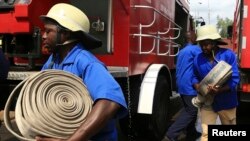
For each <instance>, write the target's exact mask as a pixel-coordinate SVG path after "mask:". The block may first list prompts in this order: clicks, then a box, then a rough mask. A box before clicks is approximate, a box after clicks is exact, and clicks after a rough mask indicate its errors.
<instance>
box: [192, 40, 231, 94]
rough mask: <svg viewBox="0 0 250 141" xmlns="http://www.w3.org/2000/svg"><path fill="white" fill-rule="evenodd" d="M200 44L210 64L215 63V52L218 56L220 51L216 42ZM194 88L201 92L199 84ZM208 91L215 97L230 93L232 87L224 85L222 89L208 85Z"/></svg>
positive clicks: (206, 41) (201, 42)
mask: <svg viewBox="0 0 250 141" xmlns="http://www.w3.org/2000/svg"><path fill="white" fill-rule="evenodd" d="M199 44H200V46H201V49H202V52H203V53H204V54H205V55H206V57H207V58H208V59H209V61H210V63H213V62H214V61H215V60H214V57H213V52H214V55H216V52H217V51H218V49H219V47H218V45H217V44H216V41H214V40H202V41H200V42H199ZM194 87H195V89H196V90H197V91H198V90H199V84H194ZM207 89H208V91H209V94H215V95H216V94H220V93H223V92H228V91H230V87H229V86H228V85H224V86H222V87H217V86H212V85H208V87H207Z"/></svg>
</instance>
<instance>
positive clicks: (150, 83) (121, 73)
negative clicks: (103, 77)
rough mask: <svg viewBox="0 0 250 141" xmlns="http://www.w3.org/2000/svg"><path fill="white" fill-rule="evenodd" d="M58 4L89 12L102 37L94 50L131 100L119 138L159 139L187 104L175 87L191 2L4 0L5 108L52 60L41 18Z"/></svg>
mask: <svg viewBox="0 0 250 141" xmlns="http://www.w3.org/2000/svg"><path fill="white" fill-rule="evenodd" d="M58 2H67V3H71V4H72V5H75V6H76V7H78V8H80V9H81V10H82V11H84V12H85V13H86V15H88V18H89V20H90V34H92V35H94V36H96V37H97V38H99V39H101V40H102V41H103V45H102V46H101V47H100V48H97V49H94V50H91V51H92V52H93V53H94V54H95V55H96V56H97V57H98V58H99V59H100V60H101V61H103V62H104V63H105V64H106V65H107V68H108V70H109V71H110V73H111V74H112V75H113V76H114V78H115V79H116V80H117V81H118V82H119V84H120V85H121V87H122V89H123V92H124V96H125V97H126V101H127V104H128V116H127V117H125V118H123V119H121V120H120V121H119V124H118V127H119V129H120V131H121V132H120V138H119V140H121V141H122V140H131V141H132V140H143V141H147V140H148V141H160V140H161V139H162V138H163V137H164V134H165V132H166V130H167V128H168V126H169V124H170V123H171V121H172V118H173V117H174V116H175V114H176V113H177V112H178V110H179V109H180V107H181V106H182V105H181V103H180V102H181V101H180V99H179V96H178V94H176V93H174V92H173V91H174V90H175V81H174V80H175V75H174V73H175V59H176V58H175V57H176V55H177V54H178V51H179V48H180V47H181V46H182V44H183V42H184V40H183V35H184V32H185V31H187V30H190V29H192V23H190V22H191V21H192V20H191V17H190V15H189V5H188V3H187V1H186V0H101V1H100V0H81V1H79V0H69V1H66V0H64V1H62V0H53V1H52V0H40V1H39V0H33V1H32V0H9V1H8V0H2V1H0V19H1V20H0V40H1V42H0V43H1V44H0V46H1V48H2V49H3V51H4V53H5V55H6V56H7V57H8V58H9V60H10V62H11V70H10V72H9V75H8V80H6V81H5V82H3V83H2V84H1V88H3V90H4V92H3V93H2V94H1V99H0V100H1V109H2V108H3V107H4V104H5V101H6V99H7V98H8V95H9V94H10V92H11V90H12V89H13V88H14V87H15V86H16V85H17V84H18V83H20V81H22V80H23V79H25V78H26V77H28V76H29V75H30V74H32V73H34V72H37V71H39V70H40V68H41V66H42V64H43V63H44V61H45V60H46V59H47V57H48V55H49V54H48V52H47V51H46V49H45V48H44V47H43V46H42V44H41V42H42V41H41V40H42V39H41V36H42V32H43V25H42V23H41V22H40V20H39V16H40V15H42V14H46V13H47V11H48V9H49V8H50V7H51V6H52V5H53V4H55V3H58ZM2 19H4V20H2ZM5 19H6V20H5ZM1 90H2V89H1ZM2 96H3V98H2Z"/></svg>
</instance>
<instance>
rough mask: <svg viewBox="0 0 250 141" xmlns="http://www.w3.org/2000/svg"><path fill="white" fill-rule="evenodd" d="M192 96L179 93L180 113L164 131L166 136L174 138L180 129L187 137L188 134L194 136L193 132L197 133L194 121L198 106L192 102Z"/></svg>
mask: <svg viewBox="0 0 250 141" xmlns="http://www.w3.org/2000/svg"><path fill="white" fill-rule="evenodd" d="M194 97H195V95H194V96H191V95H181V99H182V101H183V108H182V109H181V111H180V114H179V116H178V117H177V119H176V120H175V122H174V123H173V124H172V125H171V126H170V127H169V128H168V131H167V133H166V135H167V137H168V138H171V139H175V140H176V139H177V137H178V136H179V135H180V133H181V131H184V132H185V133H186V135H187V136H186V138H188V136H190V135H191V136H194V134H196V133H197V131H196V128H195V123H196V119H197V113H198V108H196V107H195V106H193V104H192V98H194Z"/></svg>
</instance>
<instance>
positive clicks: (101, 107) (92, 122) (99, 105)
mask: <svg viewBox="0 0 250 141" xmlns="http://www.w3.org/2000/svg"><path fill="white" fill-rule="evenodd" d="M119 108H120V105H119V104H117V103H115V102H113V101H110V100H105V99H101V100H98V101H97V102H96V103H95V105H94V106H93V109H92V111H91V112H90V114H89V115H88V117H87V119H86V120H85V121H84V123H83V124H82V125H81V126H80V127H79V128H78V129H77V130H76V132H75V133H74V134H73V135H72V136H71V137H70V138H69V139H67V141H88V140H89V139H90V138H91V137H92V136H93V135H95V134H96V133H98V132H99V131H100V130H101V129H102V128H103V127H104V126H105V125H106V124H107V122H108V121H109V119H111V118H112V117H113V116H114V115H115V114H116V113H117V111H118V110H119ZM36 140H37V141H63V140H61V139H52V138H42V137H37V138H36Z"/></svg>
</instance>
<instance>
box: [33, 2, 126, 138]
mask: <svg viewBox="0 0 250 141" xmlns="http://www.w3.org/2000/svg"><path fill="white" fill-rule="evenodd" d="M41 19H42V21H43V22H44V24H45V32H44V34H43V43H44V44H45V46H46V47H47V48H48V50H49V51H50V52H51V53H52V54H51V56H50V57H49V59H48V60H47V62H46V63H45V64H44V66H43V68H42V70H45V69H59V70H63V71H67V72H70V73H73V74H74V75H76V76H78V77H80V78H81V79H82V81H83V82H84V84H85V85H86V87H87V89H88V91H89V93H90V95H91V98H92V99H93V101H94V104H93V108H92V111H91V112H90V114H89V115H88V116H87V118H86V120H85V121H84V122H83V123H82V124H81V125H80V127H79V128H78V129H77V130H76V131H75V132H74V133H73V135H72V136H71V137H69V138H68V139H67V141H87V140H94V141H116V140H118V139H117V131H116V128H115V118H117V117H121V116H123V115H125V114H126V113H127V105H126V102H125V99H124V96H123V93H122V90H121V88H120V86H119V84H118V83H117V82H116V81H115V80H114V78H113V77H112V76H111V75H110V73H109V72H108V71H107V69H106V67H105V65H104V64H103V63H102V62H100V61H99V60H98V59H97V58H96V57H95V56H94V55H93V54H91V53H90V52H89V51H88V49H92V48H96V47H99V46H101V44H102V42H101V41H99V40H98V39H96V38H94V37H93V36H91V35H90V34H88V32H89V28H90V23H89V19H88V18H87V16H86V15H85V14H84V13H83V12H82V11H81V10H79V9H78V8H76V7H74V6H72V5H69V4H65V3H60V4H56V5H55V6H53V7H52V8H51V9H50V10H49V12H48V14H47V15H42V16H41ZM36 140H37V141H61V140H62V139H53V138H47V137H36Z"/></svg>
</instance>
